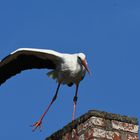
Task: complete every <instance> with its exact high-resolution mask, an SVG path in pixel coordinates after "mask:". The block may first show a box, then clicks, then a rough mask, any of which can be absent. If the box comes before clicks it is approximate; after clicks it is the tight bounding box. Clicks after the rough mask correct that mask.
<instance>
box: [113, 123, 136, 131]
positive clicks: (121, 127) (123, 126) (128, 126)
mask: <svg viewBox="0 0 140 140" xmlns="http://www.w3.org/2000/svg"><path fill="white" fill-rule="evenodd" d="M111 123H112V128H114V129H117V130H123V131H128V132H132V133H138V125H134V124H130V123H125V122H119V121H115V120H112V121H111Z"/></svg>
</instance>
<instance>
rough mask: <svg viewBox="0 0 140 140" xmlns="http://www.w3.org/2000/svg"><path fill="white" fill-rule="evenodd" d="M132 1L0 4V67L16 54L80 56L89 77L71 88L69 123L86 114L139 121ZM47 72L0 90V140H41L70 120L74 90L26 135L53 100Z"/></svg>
mask: <svg viewBox="0 0 140 140" xmlns="http://www.w3.org/2000/svg"><path fill="white" fill-rule="evenodd" d="M139 38H140V1H138V0H135V1H132V0H89V1H83V0H77V1H74V0H71V1H67V0H65V1H64V0H63V1H62V0H60V1H54V0H52V1H48V0H42V1H37V0H24V1H19V0H12V1H10V0H5V1H0V59H2V58H3V57H5V56H6V55H8V54H9V53H10V52H12V51H14V50H16V49H17V48H20V47H29V48H44V49H53V50H56V51H59V52H67V53H76V52H84V53H85V54H86V55H87V60H88V65H89V67H90V69H91V71H92V73H93V77H92V78H91V77H90V76H88V75H86V77H85V79H84V80H83V81H82V82H81V84H80V87H79V98H78V99H79V100H78V106H77V114H76V115H77V117H79V116H80V115H82V114H84V113H86V112H87V111H88V110H91V109H98V110H103V111H107V112H112V113H117V114H124V115H128V116H135V117H138V118H139V119H140V110H139V106H140V101H139V99H140V86H139V83H140V39H139ZM47 72H48V70H32V71H30V70H27V71H24V72H22V74H19V75H17V76H15V77H13V78H11V79H9V80H8V81H7V82H6V83H5V84H3V85H2V86H1V87H0V110H1V115H0V124H1V125H0V139H4V140H9V139H20V140H27V139H30V140H42V139H44V138H45V137H46V136H49V135H50V134H51V133H53V132H54V131H56V130H58V129H60V128H62V127H63V126H64V125H66V124H67V123H69V122H70V121H71V119H72V110H73V101H72V100H73V96H74V92H75V87H74V86H73V87H71V88H69V87H67V86H61V88H60V91H59V97H58V99H57V101H56V102H55V103H54V105H53V106H52V108H51V109H50V111H49V112H48V114H47V116H46V117H45V119H44V121H43V132H41V133H40V132H38V131H36V132H35V133H33V132H32V131H31V130H32V129H31V128H30V127H29V125H30V124H32V123H33V122H35V121H37V120H38V119H39V117H40V115H41V114H42V113H43V111H44V109H45V107H46V106H47V105H48V103H49V101H50V100H51V98H52V97H53V94H54V92H55V89H56V86H57V84H56V82H55V81H53V80H52V79H50V78H48V77H47V76H46V73H47Z"/></svg>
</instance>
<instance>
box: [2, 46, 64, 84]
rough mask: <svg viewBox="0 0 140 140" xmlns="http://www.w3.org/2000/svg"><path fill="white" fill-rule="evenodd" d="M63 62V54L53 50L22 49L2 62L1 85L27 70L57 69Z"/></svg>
mask: <svg viewBox="0 0 140 140" xmlns="http://www.w3.org/2000/svg"><path fill="white" fill-rule="evenodd" d="M61 61H62V54H61V53H58V52H55V51H53V50H45V49H29V48H21V49H18V50H16V51H14V52H13V53H11V54H10V55H8V56H7V57H5V58H4V59H3V60H2V61H1V62H0V85H1V84H2V83H4V82H5V81H6V80H7V79H9V78H10V77H11V76H14V75H16V74H18V73H20V72H21V71H23V70H27V69H33V68H37V69H41V68H48V69H55V68H56V67H57V65H58V64H59V63H60V62H61Z"/></svg>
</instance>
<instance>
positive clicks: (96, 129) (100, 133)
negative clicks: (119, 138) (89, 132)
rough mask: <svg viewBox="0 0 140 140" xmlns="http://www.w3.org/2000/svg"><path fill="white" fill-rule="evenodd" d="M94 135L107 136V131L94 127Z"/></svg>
mask: <svg viewBox="0 0 140 140" xmlns="http://www.w3.org/2000/svg"><path fill="white" fill-rule="evenodd" d="M93 136H94V137H98V138H105V136H106V131H105V130H103V129H99V128H94V131H93Z"/></svg>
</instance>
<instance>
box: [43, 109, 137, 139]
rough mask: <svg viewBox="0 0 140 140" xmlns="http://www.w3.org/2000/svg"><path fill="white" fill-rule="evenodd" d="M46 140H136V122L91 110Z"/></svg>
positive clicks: (134, 119)
mask: <svg viewBox="0 0 140 140" xmlns="http://www.w3.org/2000/svg"><path fill="white" fill-rule="evenodd" d="M46 140H138V120H137V119H136V118H132V117H127V116H122V115H118V114H112V113H107V112H103V111H97V110H91V111H89V112H87V113H86V114H84V115H83V116H81V117H79V118H78V119H76V120H75V121H73V122H71V123H69V124H68V125H66V126H65V127H63V128H62V129H61V130H59V131H57V132H55V133H54V134H52V135H51V136H50V137H48V138H46Z"/></svg>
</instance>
